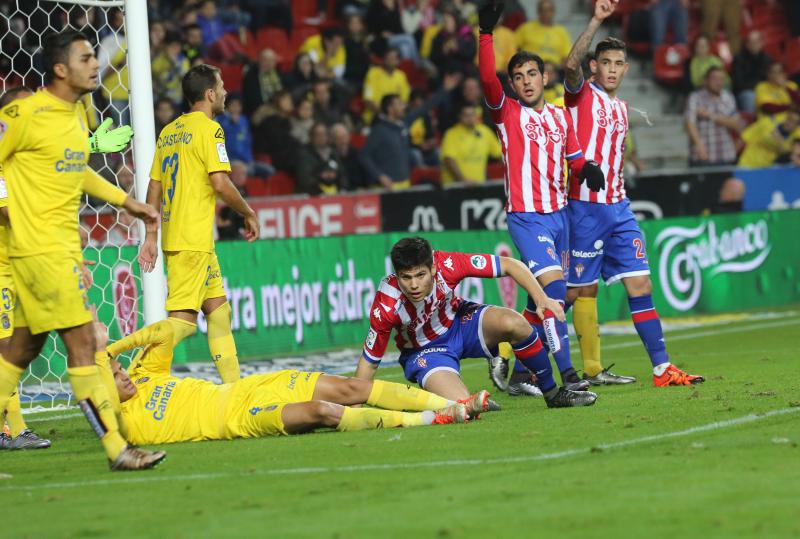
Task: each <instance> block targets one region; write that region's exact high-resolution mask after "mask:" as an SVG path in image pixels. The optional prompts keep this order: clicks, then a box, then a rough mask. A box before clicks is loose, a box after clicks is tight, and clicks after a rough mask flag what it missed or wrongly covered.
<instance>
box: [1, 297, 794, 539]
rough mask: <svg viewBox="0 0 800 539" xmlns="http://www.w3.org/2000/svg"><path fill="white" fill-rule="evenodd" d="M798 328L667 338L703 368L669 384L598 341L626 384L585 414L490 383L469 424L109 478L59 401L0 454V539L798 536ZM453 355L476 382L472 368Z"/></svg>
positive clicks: (84, 431)
mask: <svg viewBox="0 0 800 539" xmlns="http://www.w3.org/2000/svg"><path fill="white" fill-rule="evenodd" d="M798 336H800V314H798V313H795V312H793V311H786V312H784V313H783V316H782V317H780V318H774V319H765V320H758V321H754V322H750V323H748V322H732V323H729V324H725V325H716V326H711V327H698V328H694V329H684V330H680V331H671V332H669V333H668V334H667V344H668V348H669V350H670V352H671V355H672V360H673V362H674V363H676V364H677V365H678V366H681V367H684V368H686V369H687V370H688V371H690V372H693V373H700V374H703V375H705V376H706V378H707V381H706V383H705V384H703V385H701V386H697V387H676V388H665V389H656V388H653V387H652V381H651V377H650V367H649V362H648V360H647V358H646V356H645V353H644V351H643V349H642V347H641V345H640V344H639V343H638V338H637V337H636V336H631V335H628V336H618V337H608V338H605V339H604V342H603V345H604V361H605V363H606V365H608V364H610V363H616V365H615V367H614V370H615V371H617V372H619V373H624V374H633V375H636V376H638V377H639V379H640V382H639V383H636V384H634V385H632V386H627V387H610V388H600V389H599V391H598V393H599V394H600V398H599V399H598V402H597V404H596V405H595V406H594V407H591V408H578V409H562V410H548V409H546V407H545V406H544V403H543V402H542V401H541V400H539V399H528V398H522V397H516V398H511V397H508V396H504V395H499V396H498V397H497V400H498V401H499V402H500V403H501V404H502V406H503V411H501V412H498V413H494V414H485V416H484V417H483V418H482V419H481V420H480V421H477V422H472V423H470V424H466V425H448V426H441V427H431V428H415V429H406V430H402V429H396V430H381V431H371V432H355V433H338V432H323V433H317V434H311V435H305V436H297V437H287V438H269V439H259V440H237V441H232V442H231V441H226V442H205V443H194V444H178V445H172V446H166V447H165V448H166V449H167V451H168V454H169V456H168V459H167V461H166V462H165V463H164V464H163V465H162V466H161V467H159V468H158V469H156V470H154V471H149V472H140V473H120V474H112V473H110V472H108V471H107V468H106V465H105V460H104V458H103V455H102V452H101V449H100V446H99V444H98V443H97V441H96V440H95V439H94V437H93V435H92V434H91V433H90V430H89V427H88V426H87V424H86V423H85V421H84V420H83V418H81V417H77V416H76V414H75V413H74V412H68V413H66V414H65V413H64V412H56V413H54V414H51V415H50V417H48V416H47V415H37V416H33V417H32V418H33V419H34V420H35V421H34V422H32V423H31V426H33V427H34V428H35V429H36V430H37V431H38V432H40V433H41V434H43V435H46V436H48V437H50V438H51V439H52V440H53V447H52V448H51V449H49V450H46V451H39V452H3V453H0V472H2V473H3V474H5V476H4V478H3V479H0V507H2V508H3V510H2V512H0V515H2V517H1V518H0V526H2V527H1V528H0V530H2V533H0V535H1V536H3V537H15V538H24V537H32V538H41V537H70V538H73V537H136V538H146V537H159V538H182V537H185V538H193V537H279V538H295V537H297V538H300V537H309V538H342V539H345V538H357V537H358V538H360V537H364V538H379V537H380V538H384V537H398V538H422V537H425V538H427V537H432V538H448V539H449V538H472V537H479V538H504V537H509V538H527V537H553V538H564V537H581V538H594V537H598V538H606V537H608V538H627V537H631V538H647V539H654V538H659V537H665V538H670V539H677V538H686V537H702V538H704V539H708V538H712V537H725V538H732V537H736V538H743V537H759V538H778V537H800V518H798V517H800V448H798V443H800V377H799V376H798V346H797V341H798ZM573 349H574V350H576V351H577V346H573ZM354 361H355V358H354ZM575 364H576V366H577V367H579V366H580V356H579V355H578V354H577V353H576V354H575ZM463 366H464V376H465V379H466V380H467V382H468V384H469V385H470V386H471V387H472V388H475V389H478V388H481V387H487V388H489V389H490V390H491V389H492V388H490V387H488V386H490V383H489V380H488V378H487V376H486V363H485V361H483V360H468V361H465V362H464V364H463ZM380 375H381V376H382V377H383V378H385V379H389V380H394V381H400V379H401V376H400V371H399V369H397V368H393V367H392V368H382V369H381V371H380ZM59 415H60V416H64V415H68V416H69V417H67V418H64V417H61V418H54V417H53V416H59ZM9 475H10V476H11V477H8V476H9Z"/></svg>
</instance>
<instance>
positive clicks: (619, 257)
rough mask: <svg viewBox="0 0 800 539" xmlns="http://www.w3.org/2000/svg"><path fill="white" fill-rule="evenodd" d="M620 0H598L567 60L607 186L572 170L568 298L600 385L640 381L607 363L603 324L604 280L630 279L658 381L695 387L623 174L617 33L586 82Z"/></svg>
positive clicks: (588, 150)
mask: <svg viewBox="0 0 800 539" xmlns="http://www.w3.org/2000/svg"><path fill="white" fill-rule="evenodd" d="M618 4H619V0H597V2H596V4H595V11H594V16H593V17H592V19H591V21H590V22H589V25H588V26H587V28H586V30H585V31H584V32H583V33H582V34H581V35H580V37H579V38H578V39H577V41H576V42H575V44H574V45H573V47H572V51H571V52H570V54H569V56H568V58H567V60H566V63H565V81H564V87H565V89H566V93H565V96H564V98H565V103H566V105H567V108H568V109H569V112H570V115H571V117H572V120H573V122H574V125H575V128H576V129H577V133H578V142H579V143H580V146H581V148H582V150H583V151H584V154H585V156H586V158H587V159H594V160H596V161H597V162H598V163H599V164H600V167H601V168H602V170H603V174H604V175H605V178H606V180H607V182H606V186H605V188H603V189H600V190H599V191H592V190H590V189H587V188H586V187H585V186H584V185H582V182H581V179H580V178H579V177H577V176H575V175H571V178H570V187H569V199H570V200H569V206H568V211H567V214H568V216H569V226H570V239H569V242H570V250H571V256H570V268H569V278H568V286H569V294H568V302H569V303H573V302H574V311H573V323H574V325H575V331H576V333H577V335H578V342H579V343H580V347H581V355H582V357H583V364H584V379H586V380H588V381H589V382H590V383H591V384H592V385H603V384H626V383H632V382H635V379H634V378H632V377H630V376H618V375H615V374H613V373H611V372H609V371H608V369H604V368H603V367H602V364H601V362H600V331H599V327H598V323H597V283H598V280H599V278H600V277H602V278H603V280H604V281H605V283H606V284H607V285H610V284H612V283H615V282H619V281H622V284H623V285H624V286H625V291H626V292H627V294H628V305H629V307H630V310H631V317H632V318H633V323H634V326H635V327H636V331H637V332H638V333H639V337H640V338H641V339H642V344H644V347H645V349H646V350H647V353H648V355H649V356H650V361H651V363H652V366H653V383H654V384H655V385H656V386H670V385H691V384H697V383H700V382H703V381H704V378H703V377H702V376H695V375H690V374H687V373H685V372H683V371H682V370H680V369H679V368H677V367H676V366H674V365H672V364H671V363H670V362H669V355H668V354H667V349H666V345H665V343H664V332H663V330H662V328H661V320H660V318H659V317H658V313H657V312H656V310H655V306H654V305H653V297H652V291H653V283H652V282H651V281H650V267H649V265H648V262H647V254H646V252H645V242H644V236H643V235H642V232H641V229H640V228H639V225H638V223H637V222H636V218H635V217H634V215H633V212H632V211H631V208H630V201H629V200H628V198H627V197H626V195H625V181H624V178H623V175H622V172H623V164H624V152H625V137H626V136H627V134H628V105H627V103H626V102H625V101H623V100H621V99H620V98H619V97H617V90H618V88H619V86H620V83H621V82H622V79H623V78H624V76H625V73H626V72H627V71H628V62H627V57H626V50H625V43H624V42H622V41H620V40H619V39H616V38H613V37H609V38H606V39H604V40H602V41H601V42H600V43H598V45H597V47H596V49H595V54H594V58H593V59H592V60H591V61H590V68H591V70H592V73H593V80H592V81H585V80H584V78H583V71H582V69H581V64H582V62H583V59H584V57H585V56H586V55H587V52H588V50H589V46H590V45H591V43H592V39H593V38H594V35H595V33H596V32H597V30H598V29H599V28H600V26H601V25H602V23H603V21H604V20H605V19H606V18H608V17H609V16H610V15H611V14H612V13H613V12H614V10H615V9H616V6H617V5H618Z"/></svg>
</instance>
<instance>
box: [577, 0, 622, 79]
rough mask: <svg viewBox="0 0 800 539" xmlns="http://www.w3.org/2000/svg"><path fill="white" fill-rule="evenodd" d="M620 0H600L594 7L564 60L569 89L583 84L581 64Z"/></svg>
mask: <svg viewBox="0 0 800 539" xmlns="http://www.w3.org/2000/svg"><path fill="white" fill-rule="evenodd" d="M618 3H619V0H598V1H597V3H596V4H595V7H594V15H593V16H592V18H591V20H590V21H589V25H588V26H587V27H586V30H584V31H583V33H582V34H581V35H580V36H579V37H578V39H577V40H576V41H575V43H574V44H573V45H572V50H571V51H569V56H567V60H566V61H565V62H564V86H566V88H567V91H577V90H579V89H580V87H581V85H582V84H583V71H582V70H581V65H582V64H583V59H584V58H585V57H586V55H587V54H588V52H589V47H590V46H591V45H592V40H593V39H594V36H595V34H596V33H597V30H598V29H599V28H600V26H601V25H602V24H603V21H604V20H606V19H607V18H608V17H609V16H610V15H611V14H612V13H614V10H615V9H616V7H617V4H618Z"/></svg>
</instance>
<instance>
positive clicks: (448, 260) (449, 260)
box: [444, 256, 453, 271]
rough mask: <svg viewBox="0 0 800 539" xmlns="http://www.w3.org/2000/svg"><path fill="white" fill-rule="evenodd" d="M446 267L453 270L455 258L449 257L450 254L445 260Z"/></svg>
mask: <svg viewBox="0 0 800 539" xmlns="http://www.w3.org/2000/svg"><path fill="white" fill-rule="evenodd" d="M444 267H445V268H447V269H449V270H450V271H453V258H452V257H449V256H448V257H447V258H446V259H445V261H444Z"/></svg>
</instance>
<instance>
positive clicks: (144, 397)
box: [108, 323, 233, 444]
mask: <svg viewBox="0 0 800 539" xmlns="http://www.w3.org/2000/svg"><path fill="white" fill-rule="evenodd" d="M147 329H149V330H150V331H138V332H136V333H133V334H131V335H129V336H128V337H126V338H125V339H122V340H120V341H117V342H116V343H114V344H111V345H109V346H108V351H109V353H110V354H111V355H112V356H116V355H117V354H118V353H120V352H121V351H124V350H127V349H130V348H132V347H135V346H145V348H144V350H142V351H140V352H139V353H138V354H137V355H136V357H134V359H133V361H132V362H131V366H130V368H129V369H128V373H129V375H130V378H131V381H132V382H133V383H134V384H135V385H136V395H135V396H134V397H133V398H131V399H129V400H127V401H125V402H123V403H122V415H123V416H124V418H125V424H126V426H127V428H128V434H127V438H128V441H130V442H132V443H134V444H161V443H174V442H192V441H199V440H219V439H222V438H223V437H224V433H225V427H224V425H225V421H224V420H225V409H226V406H227V403H228V397H229V395H230V392H231V389H232V387H233V384H225V385H218V384H214V383H213V382H207V381H205V380H197V379H193V378H186V379H181V378H177V377H175V376H172V375H171V373H170V369H171V366H172V355H173V348H174V334H173V332H172V330H171V326H170V325H169V323H164V324H156V325H153V326H150V327H149V328H147Z"/></svg>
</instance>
